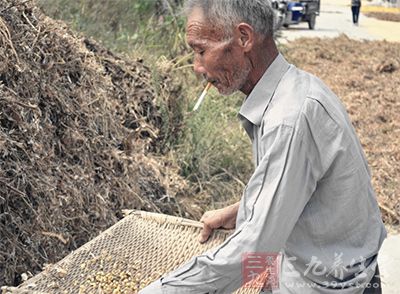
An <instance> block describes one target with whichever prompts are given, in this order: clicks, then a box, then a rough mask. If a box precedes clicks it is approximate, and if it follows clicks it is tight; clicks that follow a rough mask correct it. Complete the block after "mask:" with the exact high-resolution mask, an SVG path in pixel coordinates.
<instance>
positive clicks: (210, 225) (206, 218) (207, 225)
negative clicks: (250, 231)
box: [199, 202, 239, 243]
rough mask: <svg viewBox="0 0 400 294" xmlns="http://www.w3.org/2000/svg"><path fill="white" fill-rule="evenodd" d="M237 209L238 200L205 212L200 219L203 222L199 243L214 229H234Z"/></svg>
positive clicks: (206, 238)
mask: <svg viewBox="0 0 400 294" xmlns="http://www.w3.org/2000/svg"><path fill="white" fill-rule="evenodd" d="M238 210H239V202H237V203H235V204H233V205H230V206H228V207H225V208H221V209H217V210H211V211H207V212H205V213H204V215H203V216H202V218H201V219H200V221H201V222H202V223H203V224H204V226H203V230H202V231H201V232H200V237H199V241H200V243H204V242H206V241H207V240H208V238H209V237H210V235H211V233H212V231H213V230H214V229H234V228H235V225H236V216H237V213H238Z"/></svg>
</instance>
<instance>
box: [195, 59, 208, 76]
mask: <svg viewBox="0 0 400 294" xmlns="http://www.w3.org/2000/svg"><path fill="white" fill-rule="evenodd" d="M193 70H194V72H195V73H196V74H199V75H204V74H206V69H205V68H204V66H203V64H202V63H201V62H200V61H199V59H198V58H195V59H194V64H193Z"/></svg>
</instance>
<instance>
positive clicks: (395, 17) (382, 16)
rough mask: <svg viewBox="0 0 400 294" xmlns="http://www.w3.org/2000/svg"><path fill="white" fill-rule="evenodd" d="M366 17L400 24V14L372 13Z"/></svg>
mask: <svg viewBox="0 0 400 294" xmlns="http://www.w3.org/2000/svg"><path fill="white" fill-rule="evenodd" d="M365 15H366V16H368V17H373V18H376V19H379V20H385V21H394V22H400V13H395V12H378V11H371V12H368V13H366V14H365Z"/></svg>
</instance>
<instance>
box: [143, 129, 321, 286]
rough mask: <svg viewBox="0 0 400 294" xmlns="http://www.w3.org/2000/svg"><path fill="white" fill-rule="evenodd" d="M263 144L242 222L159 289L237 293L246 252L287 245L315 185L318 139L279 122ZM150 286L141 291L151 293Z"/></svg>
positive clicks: (269, 250)
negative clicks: (315, 143)
mask: <svg viewBox="0 0 400 294" xmlns="http://www.w3.org/2000/svg"><path fill="white" fill-rule="evenodd" d="M259 144H262V145H261V146H260V148H263V152H262V154H264V155H263V156H262V158H261V159H260V162H259V164H258V166H257V168H256V170H255V172H254V174H253V175H252V177H251V179H250V180H249V183H248V185H247V187H246V190H245V191H244V194H243V197H242V199H241V205H240V208H239V214H242V215H244V220H243V222H241V223H240V226H239V227H237V228H236V230H235V232H234V233H233V234H232V235H231V236H230V237H229V238H228V239H227V240H226V241H225V242H224V243H223V244H222V245H220V246H218V247H217V248H215V249H213V250H210V251H208V252H206V253H204V254H202V255H199V256H196V257H194V258H192V259H191V260H190V261H189V262H188V263H186V264H184V265H183V266H182V267H180V268H179V269H177V270H175V271H173V272H171V273H169V274H168V275H166V276H165V277H164V278H161V280H160V281H157V283H158V285H159V287H160V289H161V290H162V291H161V292H160V293H232V292H234V291H235V290H236V289H238V288H239V287H241V286H242V285H241V284H242V256H243V254H245V253H251V252H260V253H278V252H279V251H280V250H281V249H282V248H283V247H284V244H285V242H286V240H287V239H288V237H289V235H290V233H291V231H292V230H293V227H294V225H295V224H296V222H297V220H298V218H299V217H300V215H301V213H302V211H303V209H304V207H305V205H306V204H307V202H308V200H309V199H310V197H311V195H312V193H313V191H314V190H315V188H316V184H317V178H318V168H317V166H318V163H317V162H315V160H316V159H315V158H310V156H309V150H312V149H313V146H310V144H313V140H309V139H307V140H306V139H305V138H304V136H303V135H302V134H301V133H300V132H298V131H296V130H295V129H294V128H293V127H291V126H286V125H279V126H277V127H274V128H272V129H269V130H267V131H266V132H265V133H264V135H263V137H262V138H261V139H260V142H259ZM240 210H242V211H240ZM153 286H154V285H153ZM146 289H147V288H145V289H144V290H143V291H142V292H140V293H150V292H149V291H147V290H146ZM152 293H156V292H152ZM157 293H159V292H157Z"/></svg>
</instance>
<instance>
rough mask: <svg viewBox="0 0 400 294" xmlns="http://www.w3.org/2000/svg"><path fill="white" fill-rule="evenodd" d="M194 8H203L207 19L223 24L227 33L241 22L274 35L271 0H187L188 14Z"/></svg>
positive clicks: (229, 33) (258, 30)
mask: <svg viewBox="0 0 400 294" xmlns="http://www.w3.org/2000/svg"><path fill="white" fill-rule="evenodd" d="M194 8H201V9H202V11H203V13H204V15H205V17H206V19H207V21H209V23H210V24H215V25H219V26H221V27H222V29H223V30H224V32H225V35H231V32H232V30H233V28H234V27H235V26H236V25H238V24H239V23H241V22H245V23H247V24H249V25H251V26H252V27H253V29H254V30H255V32H257V33H258V34H261V35H264V36H272V35H273V27H274V16H275V14H274V11H273V8H272V7H271V2H270V0H186V4H185V12H186V14H187V15H189V14H190V12H191V11H192V10H193V9H194Z"/></svg>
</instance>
